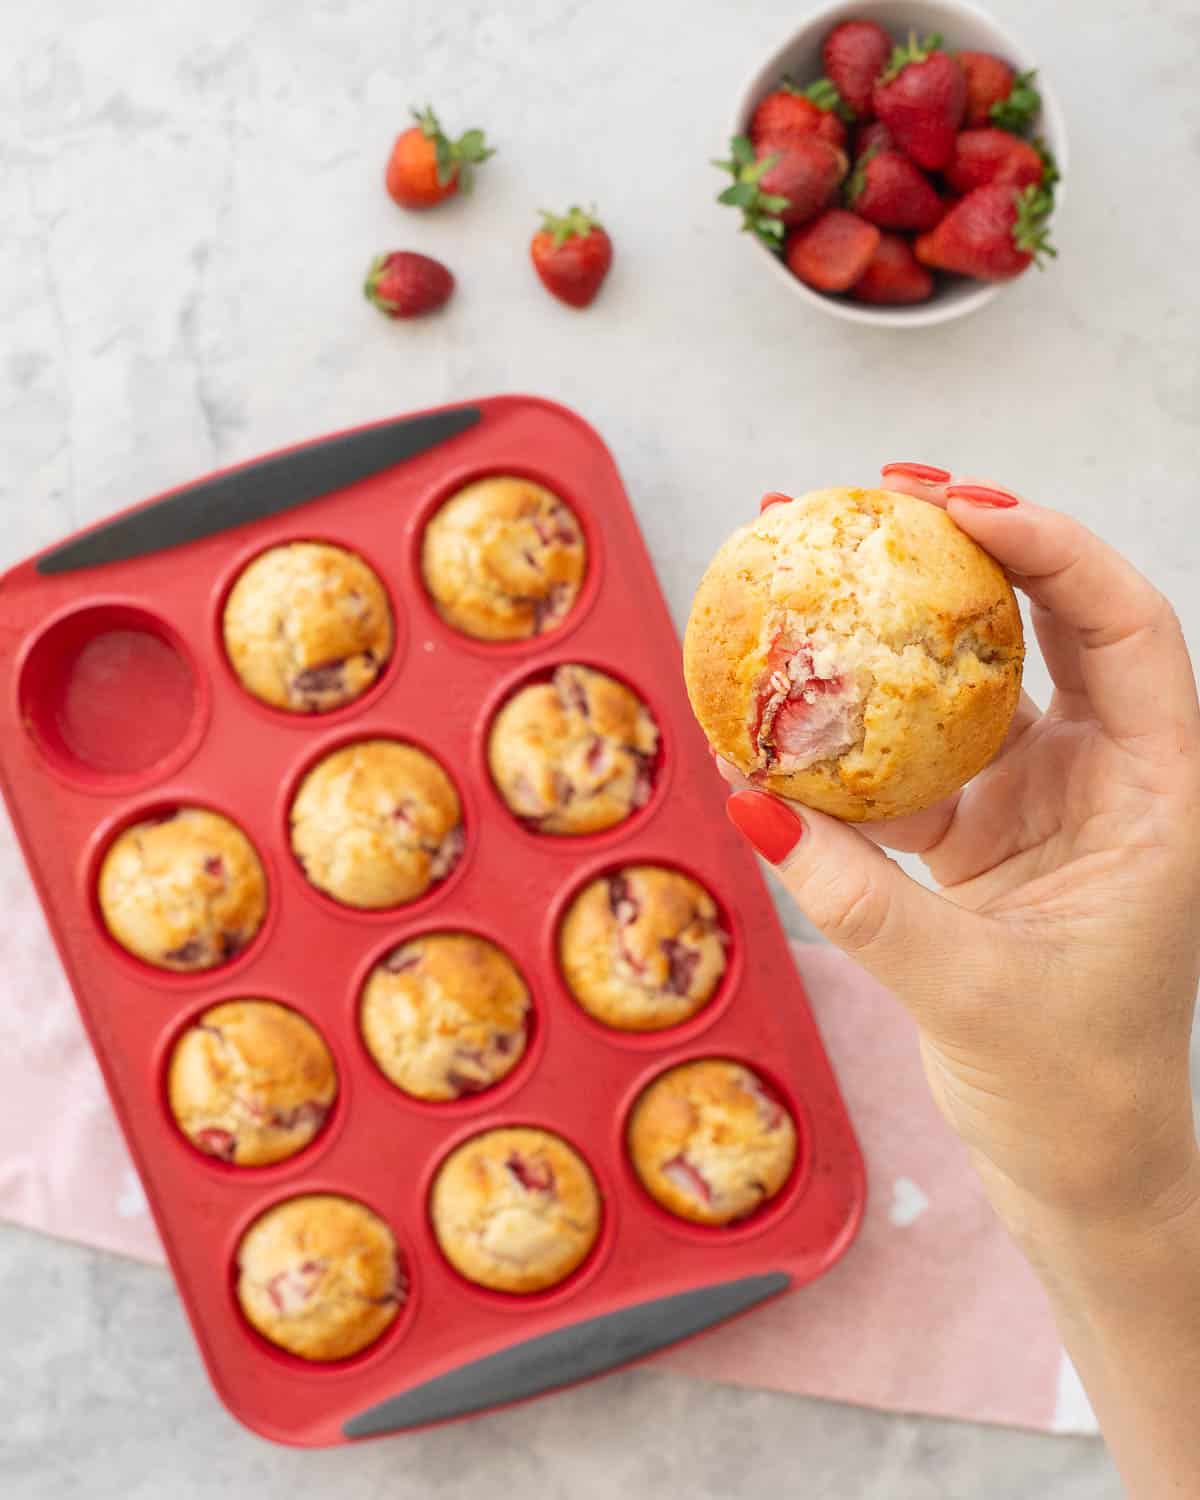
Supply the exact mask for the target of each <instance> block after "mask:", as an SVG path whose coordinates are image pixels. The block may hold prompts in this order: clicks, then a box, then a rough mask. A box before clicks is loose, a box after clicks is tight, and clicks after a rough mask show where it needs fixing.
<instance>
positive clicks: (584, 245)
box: [529, 206, 613, 307]
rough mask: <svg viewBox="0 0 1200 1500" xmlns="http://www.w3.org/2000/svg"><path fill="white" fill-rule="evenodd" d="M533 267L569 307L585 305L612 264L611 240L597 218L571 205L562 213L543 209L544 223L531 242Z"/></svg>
mask: <svg viewBox="0 0 1200 1500" xmlns="http://www.w3.org/2000/svg"><path fill="white" fill-rule="evenodd" d="M529 255H530V259H531V260H532V261H533V269H534V270H535V271H536V272H537V273H538V277H539V279H540V281H541V283H542V285H543V286H544V287H545V288H546V290H547V291H548V292H549V293H550V294H551V296H554V297H557V298H558V300H559V301H560V302H565V303H566V304H567V306H568V307H586V306H587V305H588V303H589V302H592V301H593V300H594V299H595V296H596V293H597V292H598V291H599V290H600V283H601V282H602V281H603V280H604V278H605V277H606V276H607V275H608V268H609V266H611V265H612V258H613V247H612V240H610V239H609V237H608V234H607V232H606V231H605V230H604V229H603V228H602V227H601V225H600V224H598V223H597V222H596V216H595V210H594V209H593V210H592V212H591V213H590V214H585V213H584V211H583V209H581V208H576V207H574V206H572V208H571V209H569V210H568V212H567V213H566V214H564V215H562V216H561V217H556V216H555V215H554V214H547V213H543V215H542V227H541V229H539V230H538V232H537V234H535V235H534V237H533V239H532V241H531V242H530V246H529Z"/></svg>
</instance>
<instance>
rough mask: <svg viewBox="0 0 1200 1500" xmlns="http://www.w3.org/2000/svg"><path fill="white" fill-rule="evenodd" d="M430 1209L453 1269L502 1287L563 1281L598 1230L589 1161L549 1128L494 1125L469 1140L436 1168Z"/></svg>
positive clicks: (534, 1288)
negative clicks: (436, 1172)
mask: <svg viewBox="0 0 1200 1500" xmlns="http://www.w3.org/2000/svg"><path fill="white" fill-rule="evenodd" d="M429 1210H430V1217H431V1219H432V1221H433V1230H434V1234H435V1235H436V1236H437V1242H438V1245H439V1246H440V1247H441V1250H442V1254H443V1255H444V1256H445V1257H446V1259H447V1260H448V1261H449V1262H450V1264H451V1265H452V1266H453V1267H454V1269H455V1270H456V1271H458V1272H459V1273H460V1275H463V1276H465V1277H466V1278H467V1279H468V1280H469V1281H474V1282H476V1283H477V1284H478V1285H479V1286H484V1287H489V1288H490V1289H491V1290H493V1291H497V1292H540V1291H544V1290H546V1289H547V1288H548V1287H552V1286H557V1285H558V1283H559V1282H560V1281H564V1280H565V1279H566V1278H567V1277H568V1276H569V1275H570V1274H571V1272H572V1271H574V1270H576V1269H577V1268H578V1267H579V1266H580V1265H581V1264H582V1263H583V1261H584V1260H585V1259H586V1257H587V1254H588V1252H589V1251H590V1250H591V1248H592V1246H593V1245H594V1244H595V1242H596V1237H597V1236H598V1234H599V1233H600V1215H601V1207H600V1194H599V1192H598V1190H597V1188H596V1183H595V1179H594V1178H593V1177H592V1174H591V1171H590V1170H589V1168H588V1166H587V1163H586V1162H585V1161H584V1160H583V1158H582V1157H581V1156H579V1155H578V1154H577V1153H576V1152H575V1151H574V1150H573V1149H572V1148H571V1147H570V1146H568V1145H567V1143H566V1141H564V1140H562V1139H560V1138H559V1137H558V1136H556V1135H552V1134H551V1133H550V1132H549V1131H548V1130H533V1129H526V1128H524V1127H516V1128H505V1129H500V1130H489V1131H486V1132H485V1133H484V1134H483V1135H477V1136H473V1137H472V1138H471V1139H470V1140H469V1141H465V1142H464V1143H463V1144H462V1145H461V1146H459V1147H458V1149H457V1150H455V1151H453V1152H452V1153H451V1154H450V1156H448V1157H447V1158H446V1160H445V1162H444V1163H443V1164H442V1166H441V1168H440V1170H439V1171H438V1175H437V1178H436V1179H435V1181H434V1184H433V1192H432V1194H431V1196H430V1205H429Z"/></svg>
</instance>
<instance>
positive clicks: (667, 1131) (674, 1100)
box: [629, 1058, 796, 1224]
mask: <svg viewBox="0 0 1200 1500" xmlns="http://www.w3.org/2000/svg"><path fill="white" fill-rule="evenodd" d="M629 1155H630V1159H631V1160H632V1162H633V1167H634V1171H635V1172H636V1173H637V1175H638V1177H639V1179H640V1180H641V1183H642V1186H643V1187H644V1188H645V1189H646V1191H647V1192H648V1193H649V1194H650V1196H651V1197H652V1198H654V1199H656V1200H657V1201H658V1202H659V1203H661V1204H662V1206H663V1207H664V1208H665V1209H668V1210H669V1211H670V1212H671V1213H673V1214H677V1215H678V1216H679V1217H680V1218H681V1219H690V1220H691V1221H692V1222H693V1223H695V1224H733V1223H735V1222H736V1221H737V1220H738V1219H744V1218H745V1217H746V1216H747V1215H748V1214H752V1213H753V1212H754V1210H755V1209H756V1208H758V1207H759V1206H760V1205H761V1204H763V1203H765V1202H767V1200H768V1199H770V1198H773V1197H774V1196H775V1194H776V1193H778V1192H779V1190H780V1188H782V1187H783V1185H784V1183H785V1182H786V1181H787V1180H788V1177H789V1176H790V1174H791V1170H792V1165H793V1163H794V1162H795V1160H796V1126H795V1124H794V1123H793V1121H792V1117H791V1116H790V1115H789V1114H788V1112H787V1110H786V1109H784V1107H783V1105H782V1104H780V1102H779V1100H778V1099H776V1098H775V1096H774V1095H773V1094H772V1093H770V1092H769V1090H768V1089H767V1088H766V1086H765V1085H764V1083H763V1081H762V1079H761V1078H759V1077H758V1075H757V1074H756V1073H752V1072H751V1071H750V1069H749V1068H745V1067H743V1066H742V1065H741V1064H740V1063H734V1062H725V1061H722V1060H721V1059H717V1058H713V1059H706V1060H704V1061H702V1062H691V1063H683V1064H681V1065H680V1066H679V1067H677V1068H672V1069H671V1071H670V1072H669V1073H664V1074H663V1075H662V1076H661V1077H659V1078H656V1079H655V1080H654V1082H653V1083H652V1084H651V1085H650V1086H649V1088H647V1089H646V1090H645V1091H644V1092H643V1094H642V1096H641V1097H640V1098H639V1100H638V1101H637V1103H636V1104H635V1105H634V1108H633V1113H632V1115H631V1116H630V1121H629Z"/></svg>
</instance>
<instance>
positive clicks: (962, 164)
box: [860, 130, 1047, 212]
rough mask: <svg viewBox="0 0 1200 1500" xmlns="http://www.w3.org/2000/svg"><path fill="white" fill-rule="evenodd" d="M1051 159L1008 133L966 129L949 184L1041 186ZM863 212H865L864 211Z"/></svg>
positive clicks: (968, 187) (959, 189)
mask: <svg viewBox="0 0 1200 1500" xmlns="http://www.w3.org/2000/svg"><path fill="white" fill-rule="evenodd" d="M1046 168H1047V160H1046V158H1045V157H1044V156H1043V155H1042V153H1041V152H1040V151H1039V150H1038V148H1037V147H1036V146H1032V145H1030V143H1029V142H1028V141H1023V140H1022V139H1021V138H1020V136H1016V135H1010V134H1009V133H1008V131H1007V130H964V131H963V132H962V134H961V135H960V136H959V137H958V139H957V140H956V141H955V142H954V155H953V156H952V157H951V159H950V162H949V165H948V166H947V167H946V174H945V175H946V181H947V183H948V184H949V186H950V187H951V188H952V189H953V190H954V191H955V192H956V193H970V192H972V191H973V190H974V189H975V188H981V187H991V186H992V185H993V184H996V185H997V186H1009V187H1015V188H1026V187H1040V186H1041V185H1042V181H1043V179H1044V177H1045V175H1046ZM860 212H861V210H860Z"/></svg>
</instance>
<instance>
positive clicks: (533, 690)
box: [488, 664, 659, 835]
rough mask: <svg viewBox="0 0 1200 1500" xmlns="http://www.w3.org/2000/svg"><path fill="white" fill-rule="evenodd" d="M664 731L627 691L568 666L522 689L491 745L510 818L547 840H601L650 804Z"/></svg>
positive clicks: (502, 713)
mask: <svg viewBox="0 0 1200 1500" xmlns="http://www.w3.org/2000/svg"><path fill="white" fill-rule="evenodd" d="M658 747H659V731H658V726H657V724H656V723H655V722H654V719H653V717H652V715H651V713H650V710H649V709H648V708H647V707H646V705H645V704H644V703H643V702H642V701H641V700H640V699H639V698H638V696H637V695H636V693H634V692H633V691H632V690H631V689H630V688H627V687H626V686H625V685H624V684H623V683H621V682H618V681H617V680H616V679H615V678H612V677H609V676H608V675H606V674H605V673H603V672H599V671H596V670H595V669H594V668H592V667H585V666H578V665H573V664H566V665H563V666H560V667H557V668H556V669H555V670H554V672H553V675H552V677H551V678H550V680H549V681H538V682H534V683H531V684H530V685H529V686H528V687H524V688H521V689H520V690H519V691H518V692H517V693H515V694H514V695H513V696H512V697H511V698H510V699H509V700H508V702H507V703H505V704H504V706H503V707H502V708H501V709H500V712H499V713H498V714H497V715H496V718H495V721H494V723H493V725H492V729H491V733H490V736H489V739H488V764H489V767H490V770H491V773H492V779H493V781H494V782H495V785H496V788H497V790H498V791H499V793H500V795H501V797H502V798H503V799H504V802H505V805H506V806H507V807H508V809H509V811H510V812H512V813H514V814H515V815H516V816H517V817H518V818H520V819H522V821H523V822H525V823H526V824H527V826H528V827H530V828H532V829H534V830H536V831H537V832H539V833H546V834H558V835H563V834H567V835H570V834H587V833H599V832H602V831H603V830H604V829H607V828H613V827H615V826H616V825H617V824H619V823H623V822H624V821H625V820H626V819H627V818H629V817H630V816H631V815H632V814H633V813H635V812H637V811H638V810H639V809H640V808H642V807H644V806H645V805H646V803H647V802H648V801H649V800H650V796H651V793H652V791H653V787H654V775H655V768H656V762H657V754H658Z"/></svg>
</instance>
